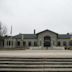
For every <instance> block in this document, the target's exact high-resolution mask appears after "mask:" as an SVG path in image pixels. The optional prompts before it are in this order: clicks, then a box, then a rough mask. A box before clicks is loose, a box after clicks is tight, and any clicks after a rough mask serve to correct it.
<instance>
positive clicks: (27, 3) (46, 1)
mask: <svg viewBox="0 0 72 72" xmlns="http://www.w3.org/2000/svg"><path fill="white" fill-rule="evenodd" d="M0 21H1V22H2V23H3V24H5V25H6V26H7V28H8V34H9V33H10V29H11V25H12V28H13V31H12V32H13V35H16V34H18V33H33V30H34V29H36V32H40V31H42V30H45V29H50V30H52V31H54V32H57V33H60V34H61V33H62V34H63V33H67V32H70V33H72V0H0Z"/></svg>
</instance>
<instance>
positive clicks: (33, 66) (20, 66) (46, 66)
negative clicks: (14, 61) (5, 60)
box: [0, 64, 72, 68]
mask: <svg viewBox="0 0 72 72" xmlns="http://www.w3.org/2000/svg"><path fill="white" fill-rule="evenodd" d="M3 67H4V68H11V67H12V68H72V65H8V64H4V65H3V64H0V68H3Z"/></svg>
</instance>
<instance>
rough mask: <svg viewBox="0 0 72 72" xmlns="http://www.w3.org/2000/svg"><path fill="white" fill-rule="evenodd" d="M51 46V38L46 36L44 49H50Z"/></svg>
mask: <svg viewBox="0 0 72 72" xmlns="http://www.w3.org/2000/svg"><path fill="white" fill-rule="evenodd" d="M50 46H51V37H50V36H45V37H44V47H50Z"/></svg>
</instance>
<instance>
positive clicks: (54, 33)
mask: <svg viewBox="0 0 72 72" xmlns="http://www.w3.org/2000/svg"><path fill="white" fill-rule="evenodd" d="M45 31H50V32H52V33H54V34H57V35H58V33H56V32H53V31H51V30H48V29H46V30H43V31H41V32H39V33H36V34H37V35H38V34H40V33H43V32H45Z"/></svg>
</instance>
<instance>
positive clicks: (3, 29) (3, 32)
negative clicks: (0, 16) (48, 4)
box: [0, 22, 7, 36]
mask: <svg viewBox="0 0 72 72" xmlns="http://www.w3.org/2000/svg"><path fill="white" fill-rule="evenodd" d="M6 34H7V27H6V26H5V25H3V23H2V22H0V36H4V35H6Z"/></svg>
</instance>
